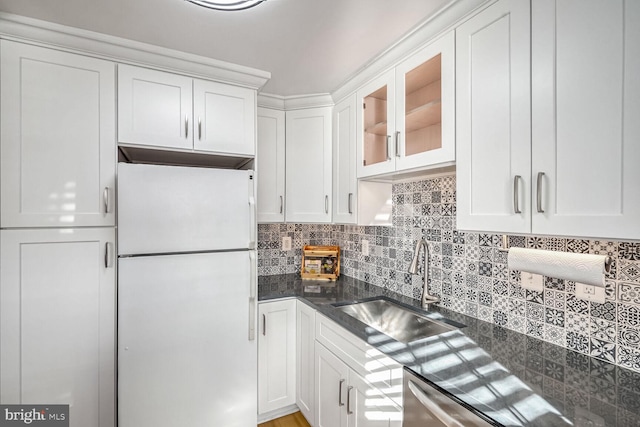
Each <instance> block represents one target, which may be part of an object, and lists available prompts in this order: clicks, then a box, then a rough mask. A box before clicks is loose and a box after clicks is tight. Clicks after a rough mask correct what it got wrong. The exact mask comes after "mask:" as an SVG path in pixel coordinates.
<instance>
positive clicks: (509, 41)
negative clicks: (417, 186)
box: [456, 0, 531, 233]
mask: <svg viewBox="0 0 640 427" xmlns="http://www.w3.org/2000/svg"><path fill="white" fill-rule="evenodd" d="M529 43H530V12H529V2H526V1H510V0H501V1H499V2H497V3H495V4H493V5H492V6H490V7H488V8H487V9H485V10H484V11H482V12H481V13H480V14H478V15H476V16H474V17H473V18H471V19H470V20H468V21H467V22H465V23H464V24H462V25H461V26H460V27H458V28H457V29H456V56H457V59H456V97H457V100H456V105H457V120H456V126H457V132H456V133H457V161H456V171H457V228H459V229H462V230H487V231H502V232H514V233H527V232H530V231H531V209H530V204H529V196H530V194H531V193H530V185H531V180H530V177H531V154H530V151H531V124H530V123H531V110H530V87H529V84H530V47H529ZM516 212H519V213H516Z"/></svg>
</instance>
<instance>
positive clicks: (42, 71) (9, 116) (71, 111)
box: [0, 40, 116, 228]
mask: <svg viewBox="0 0 640 427" xmlns="http://www.w3.org/2000/svg"><path fill="white" fill-rule="evenodd" d="M0 43H1V44H0V46H1V47H0V48H1V49H2V59H1V61H2V62H1V69H0V75H1V81H0V89H1V96H0V98H1V105H0V109H1V110H2V119H1V124H0V127H1V128H2V130H1V138H2V144H1V154H0V158H1V168H2V175H1V179H0V181H1V193H2V196H1V197H2V200H1V205H2V212H1V226H2V228H8V227H65V226H69V227H77V226H112V225H115V216H114V212H115V209H114V206H113V201H114V199H115V194H114V188H115V170H116V168H115V161H116V137H115V65H114V64H112V63H110V62H107V61H102V60H98V59H94V58H88V57H84V56H81V55H74V54H70V53H66V52H59V51H56V50H51V49H45V48H40V47H36V46H30V45H24V44H20V43H15V42H10V41H6V40H2V42H0Z"/></svg>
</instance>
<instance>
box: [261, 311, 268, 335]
mask: <svg viewBox="0 0 640 427" xmlns="http://www.w3.org/2000/svg"><path fill="white" fill-rule="evenodd" d="M262 335H263V336H266V335H267V315H266V314H263V315H262Z"/></svg>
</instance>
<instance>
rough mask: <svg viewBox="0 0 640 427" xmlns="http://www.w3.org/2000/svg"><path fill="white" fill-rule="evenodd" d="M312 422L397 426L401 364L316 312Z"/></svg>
mask: <svg viewBox="0 0 640 427" xmlns="http://www.w3.org/2000/svg"><path fill="white" fill-rule="evenodd" d="M315 337H316V347H315V379H316V408H315V409H316V418H315V427H346V426H349V427H353V426H358V427H363V426H366V427H382V426H384V427H400V426H401V425H402V366H401V365H400V364H398V363H396V362H395V361H393V360H392V359H391V358H389V357H387V356H385V355H384V354H382V353H380V352H379V351H378V350H376V349H375V348H373V347H371V346H370V345H369V344H367V343H365V342H364V341H362V340H361V339H359V338H358V337H356V336H354V335H352V334H350V333H349V332H347V331H346V330H344V329H343V328H342V327H340V326H339V325H338V324H336V323H335V322H333V321H331V320H329V319H328V318H326V317H324V316H321V315H318V316H316V333H315Z"/></svg>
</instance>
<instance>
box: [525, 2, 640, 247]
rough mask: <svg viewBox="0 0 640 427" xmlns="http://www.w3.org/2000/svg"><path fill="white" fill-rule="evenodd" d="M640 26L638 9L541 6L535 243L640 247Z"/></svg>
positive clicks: (625, 5)
mask: <svg viewBox="0 0 640 427" xmlns="http://www.w3.org/2000/svg"><path fill="white" fill-rule="evenodd" d="M639 20H640V4H638V2H629V1H624V0H615V1H607V2H603V1H597V0H587V1H555V0H544V1H538V0H536V1H533V2H532V72H533V75H532V120H533V129H532V138H533V148H532V155H533V159H532V172H533V174H534V176H533V178H534V182H533V188H534V190H535V191H534V192H533V195H532V196H533V197H532V198H533V201H532V204H533V218H532V221H533V222H532V231H533V232H534V233H539V234H562V235H573V236H592V237H608V238H621V239H638V238H640V221H639V220H638V218H640V191H639V190H638V183H639V182H640V168H639V167H638V165H639V164H640V144H639V143H638V141H639V140H640V121H639V120H638V117H640V82H639V79H638V76H639V75H640V30H639V29H638V24H637V23H638V21H639ZM542 174H544V175H542ZM538 176H539V179H538ZM538 196H539V198H538ZM538 200H539V201H540V203H538Z"/></svg>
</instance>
